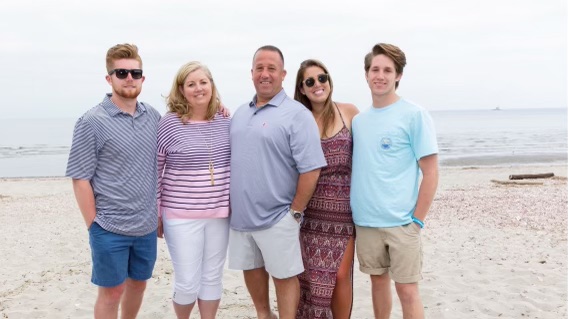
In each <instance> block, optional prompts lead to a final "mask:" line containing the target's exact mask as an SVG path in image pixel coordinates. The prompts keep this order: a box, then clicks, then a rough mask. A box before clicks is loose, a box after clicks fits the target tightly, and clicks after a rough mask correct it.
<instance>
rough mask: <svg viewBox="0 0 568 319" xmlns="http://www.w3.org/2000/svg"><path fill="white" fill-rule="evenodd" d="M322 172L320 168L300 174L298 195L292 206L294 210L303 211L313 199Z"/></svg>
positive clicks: (297, 188)
mask: <svg viewBox="0 0 568 319" xmlns="http://www.w3.org/2000/svg"><path fill="white" fill-rule="evenodd" d="M320 171H321V169H319V168H318V169H315V170H313V171H309V172H306V173H303V174H300V176H299V177H298V186H296V195H295V196H294V199H293V200H292V205H291V206H290V207H291V208H292V209H293V210H299V211H303V210H304V209H305V208H306V206H307V205H308V202H309V201H310V198H312V194H313V193H314V190H315V189H316V185H317V183H318V178H319V175H320Z"/></svg>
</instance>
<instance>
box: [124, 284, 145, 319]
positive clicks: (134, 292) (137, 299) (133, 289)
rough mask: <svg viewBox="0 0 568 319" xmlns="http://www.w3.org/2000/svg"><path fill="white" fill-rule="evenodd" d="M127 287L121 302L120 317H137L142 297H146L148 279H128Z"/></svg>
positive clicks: (126, 318)
mask: <svg viewBox="0 0 568 319" xmlns="http://www.w3.org/2000/svg"><path fill="white" fill-rule="evenodd" d="M125 285H126V287H125V288H124V295H123V296H122V302H121V303H120V306H121V311H120V317H121V318H122V319H135V318H136V315H137V314H138V311H139V310H140V306H141V305H142V299H143V298H144V290H145V289H146V281H139V280H133V279H130V278H128V279H126V283H125Z"/></svg>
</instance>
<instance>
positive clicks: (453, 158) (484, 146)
mask: <svg viewBox="0 0 568 319" xmlns="http://www.w3.org/2000/svg"><path fill="white" fill-rule="evenodd" d="M430 113H431V115H432V118H433V120H434V123H435V125H436V130H437V134H438V144H439V147H440V154H439V158H440V165H442V166H464V167H470V166H511V165H526V164H537V165H547V164H551V163H562V164H566V163H567V162H568V161H567V153H568V151H567V136H568V133H567V112H566V108H561V109H505V110H499V111H496V110H468V111H432V112H430ZM75 122H76V119H73V118H60V119H0V178H1V177H43V176H64V175H65V167H66V164H67V158H68V155H69V147H70V145H71V138H72V135H73V127H74V125H75Z"/></svg>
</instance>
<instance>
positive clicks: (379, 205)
mask: <svg viewBox="0 0 568 319" xmlns="http://www.w3.org/2000/svg"><path fill="white" fill-rule="evenodd" d="M352 126H353V168H352V175H351V209H352V211H353V220H354V222H355V224H356V225H358V226H365V227H396V226H400V225H405V224H408V223H410V222H412V215H413V214H414V209H415V208H416V201H417V199H418V188H419V185H420V184H419V179H420V168H419V166H418V160H419V159H421V158H422V157H424V156H428V155H432V154H437V153H438V144H437V142H436V132H435V129H434V124H433V122H432V119H431V118H430V115H429V114H428V112H427V111H426V110H424V109H423V108H422V107H420V106H418V105H416V104H413V103H411V102H409V101H407V100H404V99H402V98H400V99H399V100H398V101H397V102H395V103H393V104H391V105H389V106H386V107H383V108H374V107H371V108H370V109H369V110H367V111H365V112H362V113H360V114H359V115H357V116H356V117H355V118H354V119H353V125H352Z"/></svg>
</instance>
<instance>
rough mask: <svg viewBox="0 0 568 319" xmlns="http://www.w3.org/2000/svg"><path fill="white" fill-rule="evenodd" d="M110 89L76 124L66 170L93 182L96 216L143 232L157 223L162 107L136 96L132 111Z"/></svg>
mask: <svg viewBox="0 0 568 319" xmlns="http://www.w3.org/2000/svg"><path fill="white" fill-rule="evenodd" d="M110 97H111V94H107V95H106V96H105V98H104V100H103V101H102V102H101V103H100V104H99V105H97V106H95V107H94V108H92V109H90V110H89V111H87V112H86V113H85V114H84V115H83V116H82V117H81V118H79V120H78V121H77V123H76V124H75V130H74V132H73V142H72V145H71V152H70V154H69V161H68V162H67V172H66V176H69V177H71V178H73V179H81V180H88V181H90V182H91V186H92V187H93V191H94V194H95V205H96V209H97V215H96V217H95V222H96V223H97V224H99V225H100V226H101V227H102V228H104V229H105V230H107V231H110V232H113V233H117V234H121V235H128V236H143V235H146V234H149V233H151V232H153V231H154V230H156V228H157V223H158V220H157V201H156V192H157V181H158V171H157V157H156V154H157V153H156V150H157V128H158V122H159V120H160V113H159V112H158V111H156V110H155V109H154V108H152V107H151V106H150V105H148V104H145V103H142V102H138V103H137V105H136V111H135V113H134V116H132V115H130V114H128V113H125V112H122V111H121V110H120V109H119V108H118V107H117V106H116V105H115V104H114V103H113V102H112V101H111V100H110Z"/></svg>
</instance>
